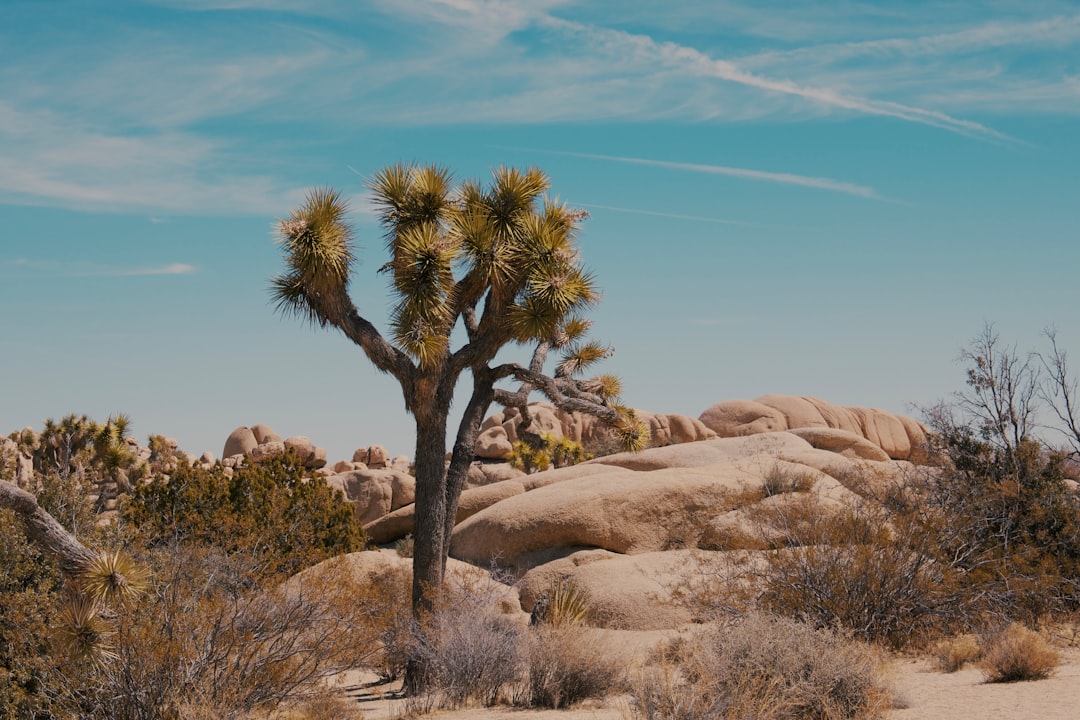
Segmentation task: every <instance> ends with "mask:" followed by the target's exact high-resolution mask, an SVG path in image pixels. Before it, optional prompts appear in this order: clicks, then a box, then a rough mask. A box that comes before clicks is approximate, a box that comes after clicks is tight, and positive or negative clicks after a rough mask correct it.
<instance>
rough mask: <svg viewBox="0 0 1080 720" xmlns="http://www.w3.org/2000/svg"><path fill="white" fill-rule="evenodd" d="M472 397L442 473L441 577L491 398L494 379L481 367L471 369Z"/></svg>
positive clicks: (444, 570) (493, 391) (444, 569)
mask: <svg viewBox="0 0 1080 720" xmlns="http://www.w3.org/2000/svg"><path fill="white" fill-rule="evenodd" d="M472 376H473V394H472V397H471V398H469V404H468V405H467V406H466V407H465V414H464V415H463V416H462V418H461V424H460V425H458V433H457V438H456V439H455V441H454V453H453V455H452V456H451V457H450V467H449V468H448V469H447V472H446V519H445V525H444V527H443V537H444V538H445V543H446V547H445V548H444V549H445V552H444V553H443V557H442V565H443V570H442V572H443V574H444V575H445V574H446V561H447V558H448V557H449V555H450V536H451V534H452V533H453V532H454V525H455V524H456V520H457V509H458V500H460V499H461V489H462V487H464V485H465V476H466V475H468V473H469V466H470V465H472V461H473V458H474V457H475V456H476V439H477V438H478V437H479V436H480V424H481V423H483V422H484V416H485V415H487V411H488V408H489V407H490V406H491V400H492V398H493V397H494V396H495V390H494V384H495V381H494V378H493V377H492V376H491V373H490V371H489V370H488V369H487V368H486V367H485V368H482V369H480V368H474V369H473V372H472Z"/></svg>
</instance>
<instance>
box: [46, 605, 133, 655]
mask: <svg viewBox="0 0 1080 720" xmlns="http://www.w3.org/2000/svg"><path fill="white" fill-rule="evenodd" d="M115 634H116V630H115V628H114V627H113V623H112V622H111V621H110V620H108V619H106V618H105V617H103V616H102V606H101V605H100V604H99V603H98V602H97V600H96V599H95V598H93V597H91V596H90V595H89V594H87V593H84V592H81V591H80V590H79V589H78V588H69V589H68V592H67V598H66V600H65V601H64V603H63V605H61V606H60V614H59V617H58V618H57V620H56V625H55V630H54V637H55V639H56V643H57V645H58V648H59V650H60V651H61V652H62V653H63V654H64V655H65V656H66V657H67V658H68V659H69V660H71V661H72V662H77V663H82V664H87V665H90V666H92V667H104V666H105V665H107V664H108V663H110V662H112V661H113V660H115V659H116V658H117V655H116V653H115V652H114V650H113V645H112V638H113V636H114V635H115Z"/></svg>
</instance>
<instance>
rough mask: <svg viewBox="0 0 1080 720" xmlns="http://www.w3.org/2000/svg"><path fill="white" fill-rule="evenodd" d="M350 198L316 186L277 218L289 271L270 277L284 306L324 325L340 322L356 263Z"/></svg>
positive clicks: (274, 295)
mask: <svg viewBox="0 0 1080 720" xmlns="http://www.w3.org/2000/svg"><path fill="white" fill-rule="evenodd" d="M348 212H349V205H348V202H347V201H346V200H345V198H343V197H342V196H341V194H340V193H339V192H338V191H337V190H333V189H330V188H316V189H314V190H312V191H311V192H310V193H308V196H307V198H306V200H305V201H304V204H303V205H301V206H300V207H299V208H298V209H296V210H294V211H293V213H292V214H291V215H290V216H289V217H288V218H285V219H284V220H281V221H280V222H279V223H278V228H277V234H278V240H279V242H280V243H281V244H282V246H283V248H284V255H285V265H286V268H287V269H286V272H285V273H283V274H281V275H279V276H277V277H276V278H274V279H273V280H272V281H271V297H272V299H273V300H274V302H275V304H276V306H277V308H278V310H279V311H282V312H286V313H292V314H295V315H298V316H300V317H303V318H305V319H307V320H309V321H310V322H312V323H318V324H319V325H321V326H325V325H326V324H327V323H336V322H337V321H340V319H341V317H342V316H343V314H344V313H346V312H347V309H348V307H349V302H348V300H347V295H346V291H347V288H348V284H349V276H350V274H351V273H352V264H353V232H352V228H351V227H350V226H349V224H348V222H346V219H345V218H346V215H347V214H348Z"/></svg>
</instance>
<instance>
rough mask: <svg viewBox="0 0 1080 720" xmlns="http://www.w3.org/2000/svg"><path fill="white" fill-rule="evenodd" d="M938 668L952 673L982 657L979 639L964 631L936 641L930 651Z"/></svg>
mask: <svg viewBox="0 0 1080 720" xmlns="http://www.w3.org/2000/svg"><path fill="white" fill-rule="evenodd" d="M930 656H931V657H932V658H933V660H934V664H935V665H936V666H937V668H938V670H940V671H941V672H945V673H953V672H956V671H957V670H960V669H961V668H963V667H964V666H965V665H967V664H968V663H971V662H975V661H976V660H979V659H980V658H981V657H982V647H981V646H980V645H979V639H978V638H977V637H975V636H974V635H971V634H967V633H965V634H964V635H957V636H956V637H952V638H947V639H944V640H940V641H938V642H937V643H936V644H935V645H934V647H933V648H932V649H931V651H930Z"/></svg>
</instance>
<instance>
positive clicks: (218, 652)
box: [52, 545, 374, 720]
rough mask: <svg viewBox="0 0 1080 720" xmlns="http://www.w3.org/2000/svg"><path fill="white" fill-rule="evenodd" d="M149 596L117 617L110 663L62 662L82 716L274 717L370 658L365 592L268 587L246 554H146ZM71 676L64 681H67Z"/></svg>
mask: <svg viewBox="0 0 1080 720" xmlns="http://www.w3.org/2000/svg"><path fill="white" fill-rule="evenodd" d="M140 559H141V560H142V561H143V562H145V563H146V564H147V565H148V567H150V568H151V570H152V571H153V574H154V582H153V584H152V585H151V586H150V589H148V591H147V592H146V593H144V594H143V595H142V596H141V597H140V598H139V599H138V600H137V601H135V602H134V603H131V604H130V605H129V606H127V607H125V608H123V610H122V611H119V612H117V613H116V614H115V619H114V620H113V627H112V630H111V633H110V637H109V657H108V658H107V659H106V660H105V661H103V662H95V663H87V662H79V661H67V662H63V663H62V664H61V665H60V667H59V672H60V673H61V676H60V677H58V678H57V682H56V683H54V686H53V690H52V691H53V692H54V693H55V694H56V697H57V699H58V701H59V702H60V704H61V705H62V706H63V707H64V708H65V710H66V711H67V712H68V713H69V715H70V716H72V717H80V718H117V719H119V720H151V719H152V718H164V719H166V720H168V719H171V718H176V719H180V718H184V717H187V716H189V715H190V714H191V713H193V712H195V710H196V709H200V708H201V709H202V710H203V711H208V709H213V711H214V712H216V713H218V716H219V717H224V716H230V717H235V716H237V715H239V714H243V713H250V712H253V711H256V710H258V711H269V710H272V709H274V708H276V707H278V706H280V705H281V704H283V703H290V702H296V701H298V700H301V699H303V698H305V697H307V696H310V695H317V694H318V693H320V692H322V691H323V690H324V681H325V680H326V679H327V678H329V677H330V676H332V675H334V674H336V673H338V672H340V671H342V670H345V669H348V668H351V667H355V666H357V665H359V664H362V663H364V662H365V661H366V660H367V656H368V654H369V653H371V652H372V648H373V646H374V644H373V643H372V642H370V641H369V638H368V637H367V636H366V634H365V633H362V632H360V630H361V629H362V628H363V627H364V624H365V617H364V614H365V613H366V612H367V608H366V603H365V601H367V600H370V599H371V598H370V597H365V594H364V592H363V591H362V590H363V589H362V588H357V587H354V586H350V585H348V584H347V583H337V582H333V581H331V580H330V578H329V576H328V575H327V576H325V578H326V581H325V582H322V583H318V582H309V583H306V584H305V585H304V586H303V587H299V588H298V587H291V588H290V587H285V586H276V587H267V586H266V585H264V584H260V582H259V574H258V568H257V566H256V567H253V565H252V563H251V559H250V557H248V556H245V555H236V554H234V555H225V554H224V553H221V552H220V551H216V550H214V549H213V548H206V547H186V546H182V545H173V546H170V547H162V548H155V549H153V550H152V551H151V552H149V553H148V554H146V555H145V556H143V557H142V558H140ZM60 680H62V682H60Z"/></svg>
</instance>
